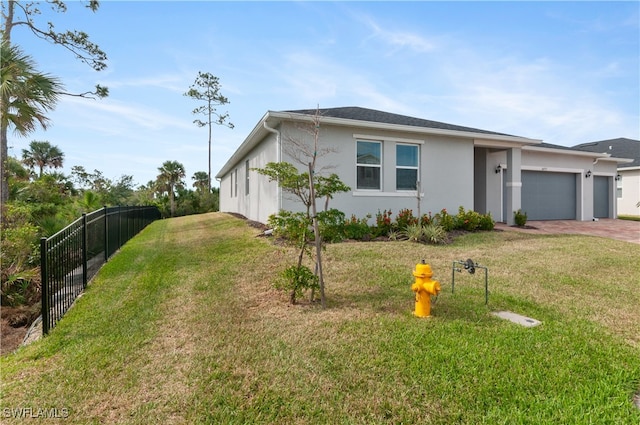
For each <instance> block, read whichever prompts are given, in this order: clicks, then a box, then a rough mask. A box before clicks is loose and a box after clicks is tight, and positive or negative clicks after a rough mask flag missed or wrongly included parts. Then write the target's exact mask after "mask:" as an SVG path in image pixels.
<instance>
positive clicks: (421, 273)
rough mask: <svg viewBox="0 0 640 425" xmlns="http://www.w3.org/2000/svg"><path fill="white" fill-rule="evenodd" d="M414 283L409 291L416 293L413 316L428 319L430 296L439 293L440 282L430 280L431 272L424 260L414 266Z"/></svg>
mask: <svg viewBox="0 0 640 425" xmlns="http://www.w3.org/2000/svg"><path fill="white" fill-rule="evenodd" d="M413 276H414V277H415V278H416V281H415V282H414V283H413V285H411V290H412V291H413V292H415V293H416V309H415V311H414V313H413V314H414V315H415V316H416V317H429V316H430V315H431V295H436V299H437V295H438V294H439V293H440V282H438V281H437V280H432V279H431V277H432V276H433V271H432V270H431V266H430V265H429V264H426V262H425V260H422V262H421V263H419V264H416V269H415V270H414V271H413Z"/></svg>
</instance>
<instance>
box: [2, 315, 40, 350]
mask: <svg viewBox="0 0 640 425" xmlns="http://www.w3.org/2000/svg"><path fill="white" fill-rule="evenodd" d="M39 314H40V306H39V305H38V304H35V305H32V306H20V307H8V306H7V307H4V306H3V307H1V308H0V319H1V320H0V322H1V328H0V355H3V356H4V355H5V354H9V353H11V352H13V351H14V350H16V349H17V348H18V347H19V346H20V344H22V341H23V340H24V337H25V336H26V334H27V331H28V330H29V326H30V325H31V323H33V321H34V320H35V319H37V318H38V315H39Z"/></svg>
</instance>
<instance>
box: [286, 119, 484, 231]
mask: <svg viewBox="0 0 640 425" xmlns="http://www.w3.org/2000/svg"><path fill="white" fill-rule="evenodd" d="M282 134H283V143H286V140H287V138H297V137H298V136H300V135H301V134H302V133H300V132H299V131H297V130H296V129H295V128H293V127H292V126H291V125H283V129H282ZM320 134H321V138H320V148H321V149H323V148H328V149H329V150H331V152H330V153H327V154H325V155H324V156H322V157H320V158H319V159H318V167H317V169H318V171H319V172H321V173H323V174H326V175H328V174H330V173H336V174H337V175H338V176H339V177H340V179H341V180H342V182H344V183H345V184H346V185H348V186H350V187H351V191H349V192H347V193H340V194H337V195H335V197H334V199H332V200H331V202H330V203H329V207H330V208H336V209H339V210H340V211H342V212H344V213H345V215H346V216H347V218H348V217H350V216H351V215H352V214H353V215H355V216H356V217H358V218H364V217H365V216H367V215H368V214H370V215H371V216H372V220H375V214H376V213H377V212H378V211H384V210H391V211H392V212H393V215H394V217H395V216H396V214H397V213H398V211H399V210H401V209H404V208H407V209H411V210H412V211H413V213H414V215H417V213H418V199H417V196H416V192H415V191H397V190H396V144H397V143H401V144H409V145H416V146H419V152H420V161H419V175H420V180H421V189H422V190H421V193H422V196H421V201H420V213H421V214H427V213H429V212H432V213H433V214H435V213H436V212H439V211H440V210H441V209H442V208H446V209H447V210H448V211H449V212H452V213H456V212H457V210H458V207H460V206H463V207H464V208H465V209H473V206H474V205H473V204H474V201H473V196H474V192H473V169H474V150H473V149H474V148H473V141H472V140H470V139H460V138H451V137H445V136H425V135H418V134H413V133H407V132H390V131H381V130H364V129H362V128H353V127H338V126H324V127H322V128H321V133H320ZM307 139H309V140H310V139H311V138H310V137H309V136H307ZM357 140H370V141H381V142H382V172H381V180H382V181H381V185H382V188H381V190H357V189H356V142H357ZM283 160H284V161H287V162H292V163H293V161H292V159H291V158H290V156H289V155H287V152H286V149H283ZM296 165H297V166H298V167H299V169H300V170H302V169H303V166H302V165H301V164H296ZM323 205H324V201H323V200H321V201H319V202H318V208H323ZM283 209H286V210H294V211H297V210H301V209H302V205H301V203H300V202H299V201H297V200H293V199H292V198H291V197H290V196H289V197H287V196H285V199H284V200H283ZM372 222H373V221H370V223H372Z"/></svg>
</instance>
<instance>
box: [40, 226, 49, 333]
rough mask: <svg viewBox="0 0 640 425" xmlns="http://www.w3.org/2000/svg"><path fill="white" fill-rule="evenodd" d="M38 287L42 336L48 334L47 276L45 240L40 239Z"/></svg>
mask: <svg viewBox="0 0 640 425" xmlns="http://www.w3.org/2000/svg"><path fill="white" fill-rule="evenodd" d="M40 287H41V293H42V312H41V313H42V335H46V334H48V333H49V304H50V303H49V296H50V295H49V276H48V273H47V238H40Z"/></svg>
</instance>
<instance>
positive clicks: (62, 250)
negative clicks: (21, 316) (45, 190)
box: [40, 207, 160, 335]
mask: <svg viewBox="0 0 640 425" xmlns="http://www.w3.org/2000/svg"><path fill="white" fill-rule="evenodd" d="M159 218H160V210H158V208H156V207H104V208H102V209H99V210H97V211H94V212H91V213H89V214H83V215H82V217H81V218H79V219H78V220H76V221H74V222H73V223H71V224H70V225H69V226H67V227H66V228H64V229H62V230H61V231H59V232H58V233H56V234H55V235H53V236H51V237H50V238H42V239H41V240H40V274H41V280H42V333H43V334H45V335H46V334H47V333H48V332H49V330H50V329H53V327H54V326H55V325H56V323H57V322H58V321H59V320H60V319H61V318H62V316H63V315H64V314H65V313H66V311H67V310H68V309H69V307H71V305H72V304H73V302H74V301H75V299H76V298H77V297H78V296H79V295H80V294H81V293H82V291H83V290H84V289H85V288H86V287H87V282H89V280H91V278H93V277H94V276H95V275H96V273H98V270H100V267H102V265H103V264H104V263H106V262H107V260H108V259H109V257H111V256H112V255H113V254H114V253H115V252H116V251H117V250H118V249H120V247H122V245H124V244H125V243H126V242H127V241H128V240H129V239H131V238H133V237H134V236H135V235H137V234H138V233H139V232H140V231H141V230H142V229H144V228H145V227H146V226H147V225H148V224H150V223H151V222H153V221H155V220H158V219H159Z"/></svg>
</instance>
